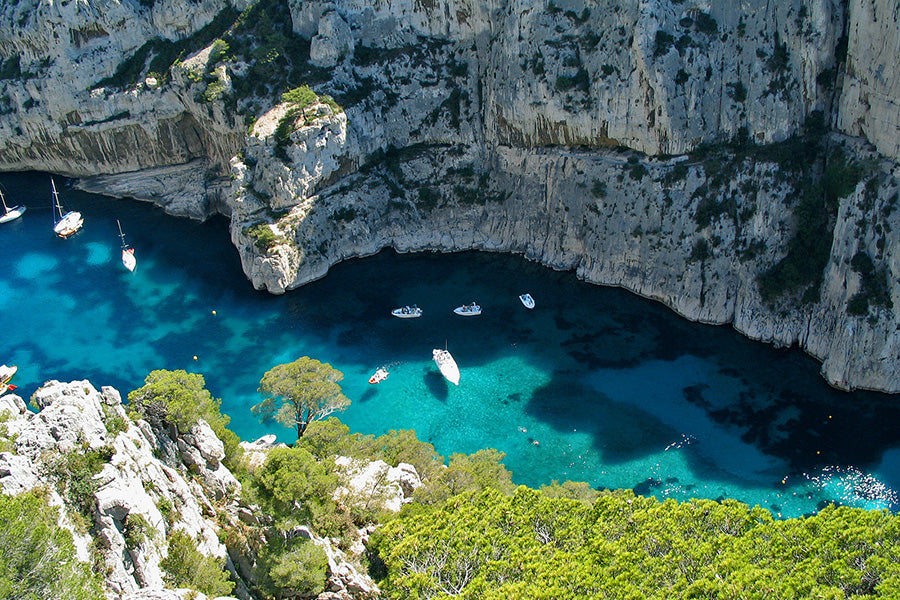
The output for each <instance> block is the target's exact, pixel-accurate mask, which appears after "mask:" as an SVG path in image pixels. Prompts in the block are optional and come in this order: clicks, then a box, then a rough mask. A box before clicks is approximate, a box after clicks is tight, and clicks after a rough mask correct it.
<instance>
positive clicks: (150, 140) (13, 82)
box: [0, 0, 247, 218]
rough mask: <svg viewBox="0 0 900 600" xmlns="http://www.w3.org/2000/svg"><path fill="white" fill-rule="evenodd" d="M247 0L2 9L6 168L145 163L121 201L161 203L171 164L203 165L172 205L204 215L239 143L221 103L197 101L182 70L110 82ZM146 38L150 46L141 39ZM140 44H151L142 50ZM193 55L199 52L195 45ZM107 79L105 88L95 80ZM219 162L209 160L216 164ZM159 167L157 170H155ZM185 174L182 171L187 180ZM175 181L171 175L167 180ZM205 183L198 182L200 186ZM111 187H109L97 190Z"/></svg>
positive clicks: (106, 0) (126, 167)
mask: <svg viewBox="0 0 900 600" xmlns="http://www.w3.org/2000/svg"><path fill="white" fill-rule="evenodd" d="M232 4H234V5H237V7H238V8H243V7H245V6H246V4H247V2H246V1H245V0H237V1H236V2H229V0H199V1H198V2H191V3H187V4H186V3H183V2H179V1H178V0H159V1H157V2H149V3H146V2H132V1H130V0H127V1H120V0H99V1H98V0H91V1H86V0H75V1H73V2H58V1H53V0H25V1H22V2H5V3H3V4H2V6H0V60H2V63H0V72H2V76H0V154H2V155H3V158H2V168H3V169H4V170H29V169H39V170H47V171H52V172H56V173H61V174H64V175H69V176H74V177H91V176H96V175H102V174H106V175H112V174H120V173H132V172H141V171H144V170H148V169H154V170H155V173H156V175H155V176H154V177H151V178H150V179H149V182H148V183H149V185H150V188H149V189H148V190H147V192H145V191H144V190H143V189H142V186H141V185H136V184H138V183H139V182H138V181H136V180H135V178H131V179H129V183H130V184H131V187H130V188H129V189H128V191H127V195H128V196H133V197H137V198H140V199H146V200H162V201H161V202H160V203H161V204H171V203H172V199H171V198H170V197H168V195H167V194H159V190H158V189H154V188H153V187H152V185H153V183H154V180H159V179H166V180H167V183H166V185H165V186H164V187H170V188H173V189H174V188H175V186H176V185H177V184H179V183H180V181H179V180H178V179H177V176H178V174H179V173H180V172H181V169H180V168H179V167H184V168H190V167H194V166H196V165H195V163H196V162H197V161H199V162H201V163H202V164H203V165H204V169H202V170H201V171H200V172H201V174H202V177H201V178H200V185H199V186H197V185H195V186H194V189H192V190H191V191H192V192H193V196H194V197H192V198H191V199H190V202H179V203H177V204H176V205H175V206H174V207H173V210H172V212H173V213H175V214H183V215H187V216H193V217H196V218H200V217H203V216H205V215H206V214H208V211H209V208H208V206H207V203H208V201H207V196H208V195H211V196H214V189H210V190H207V188H213V187H214V186H211V185H209V184H210V183H211V180H212V177H211V176H210V173H211V174H212V175H215V173H216V172H217V171H220V170H221V165H227V163H228V160H229V158H230V157H231V156H233V155H234V154H235V152H237V150H238V149H239V148H240V146H241V141H242V138H243V135H242V132H241V131H240V130H241V129H242V127H241V124H240V123H238V122H236V121H235V120H234V117H233V116H230V115H228V114H226V113H225V111H223V110H222V108H221V106H217V105H212V104H208V103H202V102H198V101H197V99H196V98H195V96H196V90H195V89H194V88H193V86H192V85H191V84H192V81H191V80H190V78H189V71H190V67H187V66H183V65H182V66H181V67H177V68H175V69H173V71H172V73H171V81H170V82H168V83H167V84H166V85H161V82H160V81H158V80H157V79H155V78H153V77H149V78H147V79H146V81H144V80H141V83H140V84H138V85H135V86H131V87H130V88H124V89H123V88H119V87H116V86H115V85H112V84H111V80H115V79H116V74H117V69H119V68H120V67H121V66H122V65H123V60H124V59H125V58H126V57H129V56H134V55H136V54H138V53H141V52H149V53H154V52H155V53H159V52H160V51H161V48H163V47H164V46H165V45H166V44H172V43H174V42H176V41H177V40H180V39H184V38H187V37H189V36H190V35H192V34H194V33H195V32H197V31H198V30H200V29H201V28H202V27H204V26H206V25H208V24H209V23H210V22H211V21H213V19H214V18H215V17H216V16H217V15H218V14H220V13H221V12H222V11H223V10H224V9H225V8H226V7H228V6H230V5H232ZM154 40H156V41H158V42H159V44H158V45H157V46H152V48H151V46H148V44H152V42H153V41H154ZM148 49H149V50H148ZM197 50H199V48H197ZM105 81H106V82H110V83H104V82H105ZM217 165H219V166H218V167H217ZM159 167H167V169H160V168H159ZM193 175H194V174H192V176H193ZM170 177H173V179H170ZM205 180H206V181H205ZM103 189H106V190H108V191H109V192H110V193H115V192H116V189H115V187H113V186H109V187H107V188H103Z"/></svg>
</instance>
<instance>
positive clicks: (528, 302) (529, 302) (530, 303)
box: [519, 294, 534, 308]
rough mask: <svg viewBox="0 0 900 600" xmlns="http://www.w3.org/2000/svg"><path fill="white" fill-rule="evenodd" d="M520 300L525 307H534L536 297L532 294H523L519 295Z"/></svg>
mask: <svg viewBox="0 0 900 600" xmlns="http://www.w3.org/2000/svg"><path fill="white" fill-rule="evenodd" d="M519 300H521V301H522V304H524V305H525V308H534V298H532V297H531V294H522V295H521V296H519Z"/></svg>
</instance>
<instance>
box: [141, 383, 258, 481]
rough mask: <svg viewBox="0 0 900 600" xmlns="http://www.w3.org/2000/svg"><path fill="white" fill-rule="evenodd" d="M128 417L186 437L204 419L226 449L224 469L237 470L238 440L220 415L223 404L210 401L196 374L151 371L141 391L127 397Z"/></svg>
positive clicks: (208, 394) (227, 420)
mask: <svg viewBox="0 0 900 600" xmlns="http://www.w3.org/2000/svg"><path fill="white" fill-rule="evenodd" d="M128 403H129V407H128V409H129V414H130V415H131V416H132V417H137V418H142V419H146V420H147V421H149V422H150V423H151V424H153V425H160V424H162V423H167V424H169V425H171V426H173V427H175V428H176V429H177V430H178V432H179V433H185V432H187V431H189V430H190V428H191V427H193V426H194V425H195V424H196V423H197V421H199V420H200V419H203V420H204V421H206V422H207V423H208V424H209V426H210V428H211V429H212V430H213V431H214V432H215V434H216V435H217V436H218V438H219V439H220V440H222V443H223V444H224V445H225V461H224V462H225V466H227V467H228V468H230V469H234V468H235V467H237V464H238V459H239V458H240V455H241V447H240V442H241V440H240V438H239V437H238V436H237V434H235V433H234V432H233V431H231V430H230V429H228V424H229V423H230V422H231V417H229V416H228V415H226V414H222V411H221V407H222V401H221V400H219V399H218V398H213V396H212V394H210V392H209V390H207V389H206V381H205V380H204V379H203V375H200V374H199V373H188V372H187V371H185V370H183V369H179V370H177V371H168V370H165V369H160V370H157V371H151V372H150V374H149V375H147V377H146V379H144V385H143V387H140V388H138V389H136V390H134V391H132V392H130V393H129V394H128Z"/></svg>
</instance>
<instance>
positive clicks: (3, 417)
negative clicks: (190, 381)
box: [0, 380, 421, 600]
mask: <svg viewBox="0 0 900 600" xmlns="http://www.w3.org/2000/svg"><path fill="white" fill-rule="evenodd" d="M32 404H33V405H34V407H35V408H37V409H38V412H36V413H35V412H32V411H30V410H28V408H27V407H26V405H25V403H24V401H23V400H22V398H20V397H19V396H16V395H14V394H11V393H10V394H5V395H3V396H0V443H2V444H3V447H4V448H5V451H2V452H0V492H2V493H5V494H21V493H23V492H27V491H29V490H33V489H43V490H46V491H47V498H48V502H49V503H50V504H51V505H52V506H56V507H59V508H61V509H62V511H61V513H60V514H61V525H62V526H63V527H65V528H67V529H69V530H70V531H71V532H72V533H73V536H74V539H75V546H76V551H77V554H78V559H79V560H81V561H83V562H88V563H90V564H91V565H92V568H93V570H94V571H95V572H97V573H99V574H101V575H102V576H103V578H104V580H105V584H106V591H107V594H108V597H109V598H116V599H120V600H187V599H192V600H205V599H206V596H204V595H203V594H201V593H198V592H196V591H194V590H187V589H179V590H173V589H167V588H166V586H167V581H166V573H165V570H164V568H163V567H162V566H161V561H162V560H163V559H164V558H165V557H166V555H167V553H168V544H167V542H168V539H169V537H170V534H171V533H172V532H173V531H176V530H177V531H181V532H183V533H185V534H186V535H188V536H189V537H190V538H191V539H193V540H194V541H195V544H196V548H197V550H198V551H199V552H200V553H202V554H204V555H207V556H212V557H216V558H219V559H226V565H227V567H228V570H229V571H230V572H231V573H232V575H233V577H234V579H235V580H236V581H237V582H238V585H237V587H236V588H235V592H234V593H235V595H236V596H238V597H240V598H244V599H249V598H251V597H253V596H251V594H250V592H249V591H248V589H247V588H248V586H250V585H252V584H253V583H254V581H255V577H256V576H257V573H255V572H254V561H255V558H256V552H255V551H254V550H253V549H251V548H250V547H249V546H247V547H246V548H245V550H246V552H244V553H241V552H240V551H239V550H240V549H241V547H240V544H236V543H235V542H234V539H236V537H240V536H236V535H235V532H238V531H244V532H246V531H253V534H252V535H253V536H257V535H263V536H264V535H265V534H263V533H262V532H264V531H265V526H266V525H265V524H266V523H267V520H268V519H269V517H267V515H265V514H263V513H261V512H260V510H259V508H258V507H256V506H248V505H246V504H244V503H243V501H242V500H241V486H240V484H239V483H238V481H237V480H236V479H235V478H234V476H233V475H232V474H231V472H230V471H229V470H228V469H227V468H226V467H225V466H224V465H223V464H222V460H223V459H224V457H225V449H224V445H223V443H222V441H221V440H219V439H218V438H217V437H216V435H215V433H213V431H212V429H211V428H210V427H209V425H207V423H206V422H205V421H202V420H201V421H199V422H198V423H197V424H196V425H195V426H193V427H192V428H191V429H190V431H188V432H187V433H184V434H177V433H175V432H173V430H172V428H169V427H165V426H159V427H154V426H151V425H150V424H149V423H148V422H147V421H144V420H137V421H132V420H131V419H130V418H129V417H128V415H126V413H125V410H124V408H123V407H122V404H121V397H120V395H119V392H118V391H117V390H115V389H113V388H110V387H104V388H102V389H101V390H100V391H98V390H97V389H96V388H94V386H93V385H92V384H91V383H90V382H88V381H86V380H85V381H73V382H70V383H61V382H58V381H49V382H47V383H46V384H44V386H43V387H41V388H40V389H39V390H37V391H36V392H35V394H34V396H33V397H32ZM267 437H270V438H271V440H265V439H261V440H258V441H257V442H255V443H247V442H242V446H243V447H244V448H245V450H246V451H247V453H248V455H252V456H251V457H250V458H251V460H250V461H249V466H250V468H253V467H254V461H255V464H256V465H257V466H258V465H259V464H261V463H262V462H264V461H265V455H266V452H267V451H268V449H269V448H271V447H273V442H274V438H275V436H274V435H273V436H267ZM82 457H88V462H89V463H90V464H93V465H94V468H93V469H91V470H90V471H91V472H87V471H84V469H83V468H82V466H83V464H84V461H82V460H81V458H82ZM337 463H338V464H339V467H340V468H339V469H338V470H337V472H338V475H339V477H340V480H341V481H342V487H338V488H337V489H336V490H335V491H334V494H335V498H336V499H337V498H340V499H341V501H343V502H345V503H349V502H353V501H354V500H353V498H363V497H365V498H367V499H368V501H369V502H372V498H378V500H379V501H380V503H381V506H383V507H384V509H385V510H393V511H397V510H399V508H400V506H401V505H402V504H403V503H405V502H408V501H409V498H410V496H411V494H412V492H413V491H414V489H415V488H416V487H418V486H419V485H421V482H420V481H419V477H418V475H417V473H416V471H415V468H414V467H412V466H411V465H406V464H403V463H401V464H400V465H398V466H397V467H393V468H392V467H390V465H387V464H385V463H384V462H382V461H376V462H372V463H368V462H365V461H353V460H350V459H339V460H338V461H337ZM73 478H82V479H85V480H87V481H78V482H75V484H74V485H73ZM88 482H90V483H88ZM75 490H77V493H76V491H75ZM359 490H364V491H365V494H363V493H361V492H359ZM354 493H356V496H354ZM300 533H301V534H302V535H304V536H305V537H307V538H309V539H311V540H312V541H313V542H314V543H316V544H317V545H319V546H321V547H322V548H323V549H324V551H325V553H326V556H327V558H328V569H329V570H328V576H329V579H328V584H327V585H328V588H327V590H326V591H324V592H323V593H322V595H321V596H320V598H321V599H322V600H349V599H350V598H366V597H370V596H371V595H372V593H373V591H374V590H377V587H376V586H375V584H374V583H373V582H372V580H371V579H370V578H369V577H368V575H367V574H366V573H365V571H364V570H363V569H361V568H360V567H359V563H360V556H361V555H362V553H363V552H364V547H363V546H362V542H360V543H359V545H358V547H356V548H351V549H350V550H349V551H347V552H345V551H342V550H340V549H338V548H337V547H335V543H334V542H333V541H332V540H331V539H329V538H322V537H319V536H317V535H316V534H315V533H314V532H313V531H311V530H309V528H303V530H302V532H300ZM362 533H363V534H365V535H367V534H368V533H371V531H368V532H362ZM220 539H225V540H230V545H229V547H228V548H226V546H225V544H224V543H223V542H222V541H220ZM363 539H365V538H363ZM245 542H246V540H245ZM253 544H255V545H256V546H255V548H256V550H258V549H259V544H265V538H264V537H263V538H261V539H254V540H253ZM245 545H246V543H245ZM245 582H246V583H247V585H245ZM222 600H226V599H224V598H223V599H222Z"/></svg>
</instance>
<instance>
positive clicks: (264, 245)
mask: <svg viewBox="0 0 900 600" xmlns="http://www.w3.org/2000/svg"><path fill="white" fill-rule="evenodd" d="M244 235H246V236H247V237H249V238H250V239H252V240H253V244H254V245H255V246H256V248H257V249H258V250H259V251H260V252H268V251H269V250H270V249H272V248H273V247H275V246H276V245H278V244H279V243H281V242H282V241H283V238H281V237H280V236H278V235H276V234H275V232H274V231H272V228H271V227H269V224H268V223H257V224H256V225H251V226H250V227H247V228H246V229H244Z"/></svg>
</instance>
